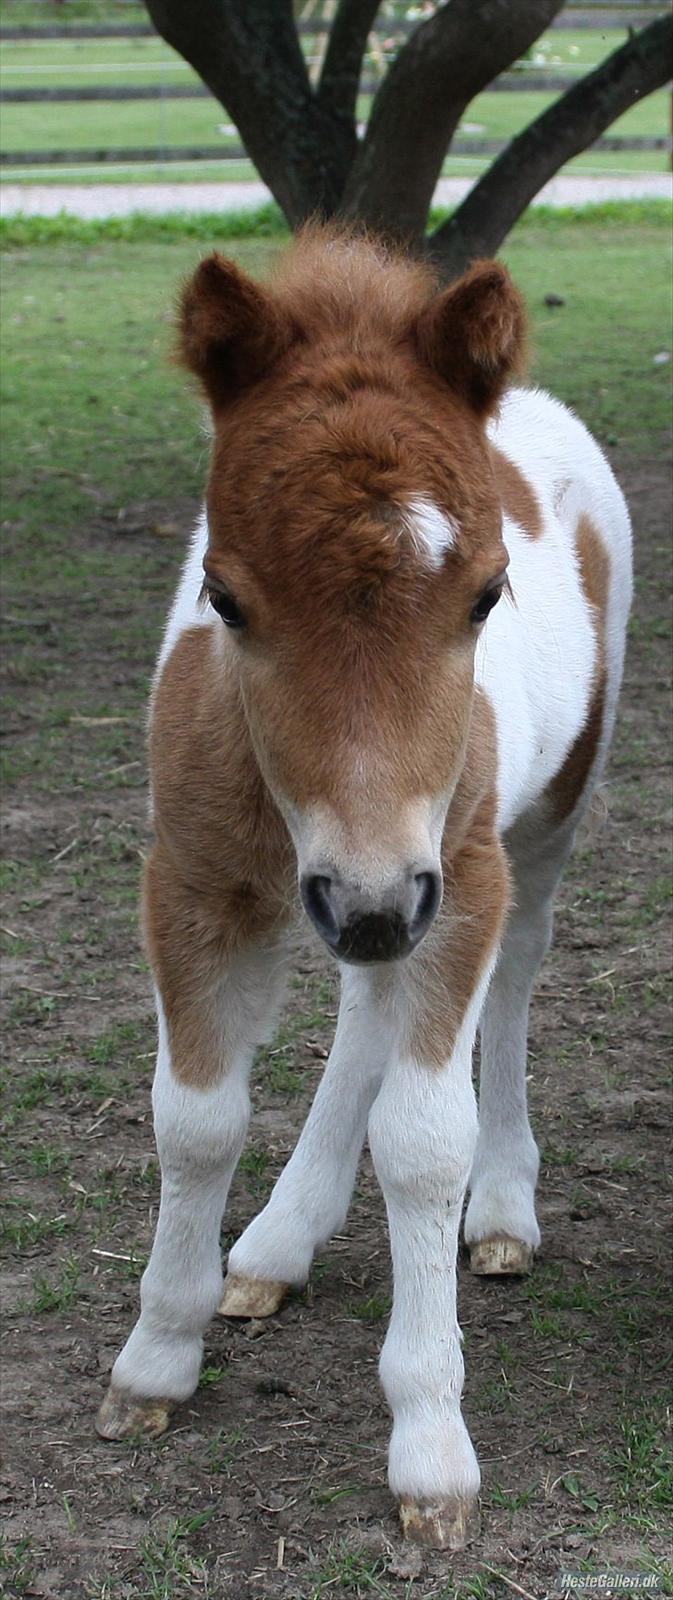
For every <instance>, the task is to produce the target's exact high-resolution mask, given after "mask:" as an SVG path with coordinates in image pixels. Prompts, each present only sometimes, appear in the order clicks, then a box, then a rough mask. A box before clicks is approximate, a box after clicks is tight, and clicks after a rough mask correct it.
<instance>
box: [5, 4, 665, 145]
mask: <svg viewBox="0 0 673 1600" xmlns="http://www.w3.org/2000/svg"><path fill="white" fill-rule="evenodd" d="M46 4H47V0H45V5H46ZM138 9H140V5H139V6H138ZM307 9H308V8H307ZM661 13H662V6H661V4H658V3H656V0H643V3H641V4H636V5H634V4H633V0H610V3H609V4H608V5H606V4H599V3H592V0H589V3H586V0H585V4H583V5H582V4H578V5H572V4H570V5H568V6H567V7H566V8H565V9H564V11H563V12H561V13H560V15H559V16H557V17H556V18H555V19H554V21H553V23H552V24H551V28H552V29H560V30H563V29H565V30H567V29H577V30H584V29H589V28H590V29H593V30H596V29H598V30H600V31H601V32H603V31H605V32H608V31H614V30H617V29H619V30H624V29H626V28H629V27H635V26H638V25H642V24H643V23H644V22H648V21H651V20H652V19H653V18H654V17H656V16H660V15H661ZM418 20H419V19H416V20H410V19H409V18H407V17H406V16H404V15H402V16H400V15H399V14H395V13H394V12H391V11H390V10H388V12H387V14H386V13H385V12H384V15H383V16H382V17H379V18H378V19H377V23H376V25H375V28H374V30H373V32H372V35H371V38H370V43H371V45H372V46H373V48H371V49H370V53H369V55H368V58H367V68H366V69H365V70H366V71H368V72H369V74H370V76H368V77H365V78H364V80H363V82H362V83H361V86H360V91H361V94H362V96H363V98H369V97H371V96H372V95H373V94H374V93H375V92H376V89H377V87H378V82H380V81H381V77H382V75H383V72H384V71H385V68H386V66H387V61H388V58H389V54H390V50H389V46H390V38H391V35H392V36H393V39H394V41H395V42H397V41H400V40H403V39H404V37H405V36H407V35H408V34H410V33H411V32H412V31H413V29H414V28H415V27H417V26H418ZM297 28H298V31H299V33H300V35H301V36H302V41H303V43H304V48H305V53H306V55H307V59H308V62H309V68H310V70H311V69H313V71H314V72H315V69H316V68H317V67H319V63H320V60H321V58H322V54H323V50H324V41H325V36H326V34H327V32H328V31H329V23H328V22H327V21H325V20H324V19H323V18H322V17H321V16H319V15H318V16H316V17H315V18H313V17H308V16H306V13H304V15H303V17H300V18H299V20H298V22H297ZM156 37H157V35H156V33H155V31H154V29H153V28H152V27H150V26H149V25H148V24H146V23H133V22H124V23H90V24H84V23H75V24H72V25H69V26H64V25H63V24H55V23H47V24H45V25H44V26H41V25H40V26H34V25H9V26H3V27H0V40H6V41H14V42H29V41H49V40H57V39H59V40H60V39H74V40H87V39H89V40H99V39H147V38H156ZM374 67H375V68H376V71H375V72H374V75H371V74H372V69H373V68H374ZM578 76H579V74H578V73H577V72H573V71H572V70H569V71H565V72H563V73H559V72H554V71H550V70H545V71H540V70H539V69H538V70H536V69H535V67H532V68H531V67H529V66H526V65H525V64H524V63H521V64H520V67H519V69H518V70H514V71H512V70H510V71H508V72H505V73H503V74H501V75H500V76H499V77H498V78H496V79H495V80H494V82H493V83H491V84H490V85H489V86H488V89H489V92H497V93H504V94H509V93H512V92H514V91H516V93H521V92H522V91H524V92H536V93H559V92H562V91H563V90H564V89H566V88H568V87H569V86H570V84H571V83H573V82H575V81H576V79H577V77H578ZM212 98H213V97H212V96H211V94H210V91H209V90H208V89H207V88H206V87H205V86H204V85H203V84H202V83H200V82H199V81H198V80H197V79H196V78H194V80H193V82H190V83H188V84H177V83H167V84H138V85H136V84H123V85H107V86H103V85H100V84H86V85H82V86H80V85H72V86H66V87H60V86H59V87H52V86H48V87H44V88H43V87H39V88H33V87H31V88H4V87H3V88H2V89H1V90H0V102H2V103H4V104H14V105H19V104H35V105H54V104H85V103H92V102H109V103H114V102H129V101H134V102H139V101H156V102H158V103H159V106H161V105H162V104H163V103H164V102H167V101H179V100H183V101H184V100H204V99H212ZM672 120H673V119H672ZM234 131H235V130H233V129H231V130H230V132H231V133H233V132H234ZM506 143H507V140H506V139H493V138H474V137H465V136H461V135H460V134H459V136H458V137H457V138H456V139H454V141H453V144H452V146H451V154H452V155H458V156H491V155H494V154H497V153H498V152H499V151H500V150H501V149H503V148H504V146H505V145H506ZM672 144H673V141H672V140H671V138H670V137H668V136H667V135H665V134H662V135H660V136H651V137H649V136H641V137H636V136H632V137H624V136H616V135H607V136H604V137H603V138H601V139H598V140H597V141H596V143H595V144H594V145H593V146H592V147H591V148H592V149H593V150H598V151H630V152H633V151H654V150H669V151H670V150H671V148H672ZM245 159H247V156H246V151H245V150H244V148H243V146H242V145H240V144H237V143H235V142H232V141H231V140H229V141H228V142H227V143H225V142H224V141H223V142H222V144H218V145H210V144H204V143H200V144H192V145H185V144H166V142H165V139H164V138H163V137H162V138H161V139H159V140H158V141H157V144H156V145H153V146H150V145H135V146H126V145H122V146H119V145H116V146H111V145H107V144H106V145H105V146H104V147H101V146H95V147H93V148H91V147H90V148H77V149H73V148H70V149H68V148H63V149H57V150H47V149H29V150H3V151H2V153H1V154H0V165H1V166H3V167H5V168H7V167H17V168H19V167H24V168H25V167H32V166H34V167H47V166H54V167H65V166H68V167H77V166H84V165H86V166H96V165H105V164H120V163H124V164H126V163H129V164H140V163H143V164H147V163H156V162H160V163H161V164H162V165H163V164H164V163H175V162H183V163H184V162H194V161H195V162H199V161H211V162H212V161H216V162H220V161H241V160H245Z"/></svg>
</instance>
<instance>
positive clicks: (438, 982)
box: [409, 689, 510, 1067]
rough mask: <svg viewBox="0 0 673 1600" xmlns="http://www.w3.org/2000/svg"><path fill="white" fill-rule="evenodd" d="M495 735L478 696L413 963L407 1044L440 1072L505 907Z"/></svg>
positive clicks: (506, 875)
mask: <svg viewBox="0 0 673 1600" xmlns="http://www.w3.org/2000/svg"><path fill="white" fill-rule="evenodd" d="M496 781H497V731H496V723H495V716H494V713H493V708H492V706H491V703H490V700H489V699H488V696H487V695H486V694H484V692H483V690H479V689H478V690H477V691H476V693H475V696H474V701H473V706H472V715H471V719H470V729H469V733H468V742H467V750H466V756H465V764H464V767H463V771H462V774H461V778H460V780H459V783H458V787H457V789H456V793H455V795H454V798H453V800H452V802H451V805H450V806H449V811H448V816H447V820H446V826H445V829H444V839H443V844H442V868H443V872H444V898H443V901H442V906H441V909H440V911H439V913H438V916H437V920H436V923H435V925H434V927H433V928H432V929H431V931H430V933H429V934H428V936H427V939H426V940H425V942H424V944H423V945H422V946H421V948H420V950H419V952H418V956H417V957H416V958H414V963H415V966H416V971H417V973H418V981H417V997H416V1005H417V1009H416V1016H415V1020H414V1025H413V1032H412V1035H411V1038H410V1041H409V1044H410V1048H411V1050H412V1052H413V1054H414V1056H416V1057H417V1059H418V1060H420V1061H422V1062H424V1063H427V1064H428V1065H430V1066H433V1067H443V1066H445V1065H446V1063H447V1061H448V1060H449V1059H450V1057H451V1053H452V1051H453V1048H454V1045H455V1042H456V1037H457V1035H458V1031H459V1029H460V1026H461V1023H462V1021H463V1018H464V1016H465V1013H466V1011H467V1007H468V1005H469V1003H470V1000H471V998H472V995H473V994H474V991H475V989H476V987H477V984H478V982H479V978H480V976H481V973H482V972H483V970H484V967H485V966H486V964H487V962H488V961H489V959H490V957H491V955H492V953H493V951H494V949H495V947H496V945H497V943H498V939H499V936H500V932H501V929H502V926H503V923H504V920H505V916H506V913H507V907H508V904H509V887H510V878H509V866H508V862H507V856H506V854H505V850H504V848H503V845H502V843H501V841H500V839H499V837H498V834H497V829H496V821H497V788H496Z"/></svg>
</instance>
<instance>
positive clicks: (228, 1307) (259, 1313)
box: [218, 1272, 290, 1317]
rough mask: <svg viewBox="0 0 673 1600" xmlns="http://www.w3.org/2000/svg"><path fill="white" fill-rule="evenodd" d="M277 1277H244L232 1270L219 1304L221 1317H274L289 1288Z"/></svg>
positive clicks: (287, 1284)
mask: <svg viewBox="0 0 673 1600" xmlns="http://www.w3.org/2000/svg"><path fill="white" fill-rule="evenodd" d="M289 1287H290V1285H289V1283H281V1282H280V1281H279V1280H278V1279H276V1278H244V1277H243V1275H242V1274H239V1273H237V1272H231V1273H229V1275H228V1276H227V1278H225V1283H224V1294H223V1296H222V1301H221V1304H220V1306H219V1313H218V1314H219V1316H221V1317H272V1316H273V1314H274V1312H275V1311H277V1310H278V1307H279V1306H280V1305H282V1303H283V1300H284V1299H285V1296H286V1294H287V1291H288V1289H289Z"/></svg>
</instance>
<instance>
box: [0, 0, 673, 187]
mask: <svg viewBox="0 0 673 1600" xmlns="http://www.w3.org/2000/svg"><path fill="white" fill-rule="evenodd" d="M25 11H26V7H25V6H21V5H19V8H18V11H16V10H15V9H14V8H13V7H10V8H6V15H7V20H8V21H9V20H11V17H12V15H14V16H17V15H23V14H24V12H25ZM28 14H29V16H30V17H39V18H40V20H44V17H45V11H44V6H42V7H38V8H37V9H35V7H33V8H32V10H31V8H30V6H29V7H28ZM85 14H86V6H85V5H84V4H82V5H77V4H75V5H74V6H73V8H72V10H71V9H70V6H68V5H65V6H63V7H60V8H59V21H62V20H67V18H68V16H69V15H70V16H72V20H73V21H77V20H81V18H82V16H83V15H85ZM92 14H93V16H94V17H98V16H99V15H100V14H105V8H104V7H97V6H96V4H95V3H93V0H92ZM110 14H111V15H112V16H113V17H114V20H115V21H118V20H123V18H124V14H125V8H121V9H120V8H119V7H116V8H115V9H114V12H113V13H110V12H109V7H108V15H110ZM127 14H128V16H129V17H130V18H131V19H132V20H134V21H137V20H138V18H139V17H141V16H142V13H141V12H140V11H139V10H138V9H137V8H136V9H135V11H133V10H131V9H130V8H129V10H128V13H127ZM625 37H626V33H625V30H612V31H610V32H609V33H607V34H606V33H605V31H599V30H591V31H586V32H579V31H578V32H575V33H556V32H553V31H552V32H550V33H548V34H546V35H545V36H543V38H542V39H540V40H539V41H538V43H537V45H536V46H535V47H534V49H533V51H532V53H531V58H530V60H529V62H528V66H529V68H530V69H531V70H532V71H533V72H535V73H538V74H539V72H540V71H541V70H543V68H544V67H545V66H546V67H549V69H550V70H551V71H553V72H554V73H556V74H557V75H558V73H559V72H562V73H567V76H568V81H569V82H570V81H571V79H572V78H573V77H575V76H577V75H581V74H582V72H584V71H586V70H587V69H589V68H591V67H593V66H595V65H596V64H597V63H598V62H600V61H601V60H603V59H604V58H605V56H606V55H607V54H608V53H609V52H610V51H612V50H614V49H616V48H617V47H618V46H619V45H620V44H621V43H622V42H623V40H624V38H625ZM365 70H366V75H367V76H368V77H371V76H372V68H371V67H366V69H365ZM525 76H526V74H525V72H523V71H522V72H521V74H520V77H521V81H522V83H523V82H525ZM0 81H1V82H2V84H3V86H5V87H7V88H47V87H55V88H56V87H61V88H63V87H72V86H80V87H85V86H88V85H99V86H110V87H113V86H117V85H128V84H137V85H138V86H143V85H146V84H149V85H154V86H156V87H160V86H161V85H165V86H170V85H172V84H179V85H182V86H188V85H189V84H190V83H191V84H193V85H194V86H199V87H201V85H200V80H199V79H198V76H197V74H196V73H195V72H194V71H193V70H192V68H191V67H190V66H189V65H188V64H187V63H186V62H185V61H184V60H183V59H182V58H181V57H180V56H179V55H178V54H177V53H176V52H175V51H173V50H172V49H171V48H170V47H169V46H168V45H167V44H166V43H165V42H164V41H163V40H162V39H160V38H158V37H156V38H147V39H123V38H121V39H90V40H78V39H74V38H72V39H59V40H32V41H30V42H26V41H24V40H17V41H11V42H9V41H8V42H7V43H5V45H4V49H3V62H2V71H1V73H0ZM555 97H556V92H555V91H554V93H552V94H544V93H540V92H538V91H532V92H529V91H524V90H521V91H518V90H513V91H511V92H508V93H492V94H491V93H488V92H487V93H485V94H482V95H479V96H478V97H477V98H476V99H475V100H474V101H472V103H471V104H470V105H469V107H468V108H467V111H466V113H465V117H464V119H463V123H462V124H461V127H460V129H459V130H458V138H460V137H461V135H462V136H465V137H473V138H478V137H483V138H491V139H495V138H498V139H508V138H510V137H511V136H512V135H513V134H514V133H516V132H518V131H519V130H520V129H521V128H523V127H525V126H526V125H527V124H528V123H529V122H531V121H532V120H533V118H534V117H536V116H537V115H539V113H540V112H541V111H542V110H544V108H545V107H546V106H547V105H549V104H550V103H551V101H552V100H553V99H554V98H555ZM370 109H371V96H370V95H367V96H361V97H360V100H359V103H358V116H359V118H360V120H363V121H366V119H367V117H368V115H369V112H370ZM668 123H669V113H668V96H667V93H666V91H665V90H663V89H662V90H660V91H657V92H656V93H655V94H653V95H650V96H648V97H647V98H646V99H645V100H644V101H642V102H641V103H640V104H639V105H637V106H634V107H633V108H632V109H631V110H629V111H628V112H627V113H625V115H624V116H622V117H621V118H620V119H619V120H618V122H616V123H615V124H614V125H613V127H612V128H611V129H610V130H609V131H610V132H611V133H614V134H618V135H623V136H628V135H629V134H631V135H647V136H651V137H652V136H655V137H656V136H659V137H661V136H664V135H665V134H666V133H667V131H668ZM223 126H230V119H229V116H228V114H227V112H226V111H224V110H223V108H222V107H221V106H220V105H219V104H218V102H217V101H215V100H214V99H201V100H196V99H195V100H186V101H176V100H167V101H161V102H160V101H135V102H134V101H124V102H117V103H114V102H107V103H105V102H83V103H79V104H76V103H67V102H66V103H60V104H48V103H43V104H30V105H25V104H18V105H17V104H11V105H6V106H5V107H4V112H3V146H4V149H5V151H6V152H7V153H12V152H17V153H18V152H20V151H24V150H29V149H41V150H43V149H47V150H57V149H79V150H84V149H87V148H95V147H102V148H110V147H115V148H119V149H124V148H131V147H132V146H134V145H136V146H137V145H141V146H147V147H149V148H152V149H154V150H155V151H156V158H155V160H153V161H151V162H149V163H147V164H142V165H141V166H138V167H135V168H134V167H133V166H131V167H130V168H129V169H128V171H127V172H126V173H125V174H124V177H125V179H126V180H128V181H131V182H142V181H147V179H148V178H152V177H154V178H155V179H156V178H157V177H163V178H168V180H169V181H170V182H171V183H178V182H188V181H194V180H195V179H197V180H198V179H201V180H210V181H212V180H218V179H219V180H220V181H227V182H234V183H235V182H238V181H240V180H241V179H247V180H249V179H250V178H252V177H254V176H255V169H254V168H253V166H252V164H251V163H250V162H248V161H246V162H234V163H232V162H227V163H226V166H225V165H223V164H222V165H214V164H213V163H207V164H206V163H203V164H202V163H189V164H185V165H183V164H182V163H180V164H179V165H176V166H173V165H169V166H167V167H166V166H164V167H162V165H161V151H162V149H165V148H167V147H170V146H171V145H186V146H189V145H198V144H209V145H219V144H221V145H222V149H223V151H224V149H225V148H226V146H227V145H231V144H238V143H240V140H239V136H238V134H237V132H236V131H233V132H231V133H229V134H223V133H222V132H221V129H222V127H223ZM489 159H490V158H489ZM667 164H668V157H667V155H666V152H665V151H619V152H596V151H591V150H589V151H586V152H584V153H583V154H582V155H580V156H578V157H576V158H575V160H574V161H573V162H571V163H569V166H568V168H567V169H566V170H568V171H572V172H579V173H582V172H583V173H586V174H589V173H593V174H598V175H600V174H602V173H610V172H612V173H617V172H623V173H629V172H660V171H665V170H666V167H667ZM487 165H488V159H484V158H480V157H475V156H465V155H461V154H459V153H455V152H454V153H449V155H448V157H447V159H446V161H445V163H444V165H443V169H442V170H443V173H444V175H445V176H472V175H473V174H477V173H479V172H480V171H483V170H484V168H485V167H486V166H487ZM8 170H9V169H8ZM88 174H89V181H90V177H91V176H94V177H95V178H96V180H97V181H98V180H100V181H102V182H110V181H114V176H115V175H113V174H111V173H110V172H109V171H106V169H105V165H104V164H103V165H102V166H101V167H100V168H96V167H93V168H90V169H88ZM116 176H117V177H118V176H119V174H117V175H116ZM12 177H13V180H14V181H16V180H18V181H20V182H30V181H39V182H42V181H47V182H50V183H51V182H63V181H71V178H72V177H74V179H75V181H82V177H83V175H82V174H78V173H77V169H76V168H74V169H67V171H66V172H65V173H64V172H63V171H60V172H59V171H58V170H51V171H50V170H49V169H40V168H34V169H31V170H30V171H27V170H26V169H21V168H16V169H14V170H13V173H12Z"/></svg>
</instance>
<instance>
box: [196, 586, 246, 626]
mask: <svg viewBox="0 0 673 1600" xmlns="http://www.w3.org/2000/svg"><path fill="white" fill-rule="evenodd" d="M204 588H205V593H206V597H207V599H208V600H209V602H210V604H211V606H212V608H213V611H216V612H217V615H218V617H221V618H222V621H223V622H226V624H227V627H228V628H244V627H245V617H244V615H243V612H242V611H241V608H240V606H239V604H238V602H237V601H236V600H234V597H233V594H227V593H226V590H224V589H211V588H209V586H208V584H207V583H206V584H205V585H204Z"/></svg>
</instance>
